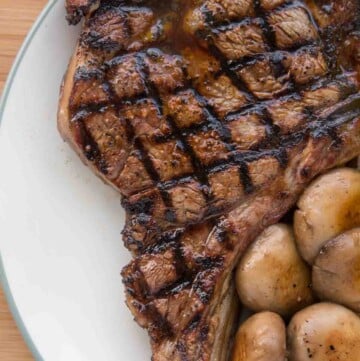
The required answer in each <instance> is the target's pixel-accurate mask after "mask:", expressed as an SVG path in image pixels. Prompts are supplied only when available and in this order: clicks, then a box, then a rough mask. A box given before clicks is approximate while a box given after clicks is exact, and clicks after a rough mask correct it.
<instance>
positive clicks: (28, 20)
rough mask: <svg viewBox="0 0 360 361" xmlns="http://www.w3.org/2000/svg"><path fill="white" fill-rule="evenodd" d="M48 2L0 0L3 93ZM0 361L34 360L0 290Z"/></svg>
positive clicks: (0, 70)
mask: <svg viewBox="0 0 360 361" xmlns="http://www.w3.org/2000/svg"><path fill="white" fill-rule="evenodd" d="M46 3H47V0H0V93H1V92H2V90H3V87H4V84H5V81H6V77H7V74H8V73H9V70H10V68H11V64H12V62H13V60H14V57H15V56H16V54H17V52H18V50H19V48H20V46H21V44H22V42H23V40H24V37H25V35H26V34H27V32H28V31H29V29H30V27H31V25H32V23H33V22H34V20H35V19H36V17H37V16H38V15H39V13H40V11H41V9H42V8H43V7H44V5H45V4H46ZM0 360H1V361H33V360H34V359H33V357H32V356H31V354H30V352H29V350H28V349H27V347H26V345H25V343H24V341H23V339H22V337H21V335H20V333H19V331H18V329H17V327H16V325H15V323H14V321H13V318H12V316H11V314H10V311H9V308H8V306H7V304H6V301H5V298H4V294H3V292H2V290H1V287H0Z"/></svg>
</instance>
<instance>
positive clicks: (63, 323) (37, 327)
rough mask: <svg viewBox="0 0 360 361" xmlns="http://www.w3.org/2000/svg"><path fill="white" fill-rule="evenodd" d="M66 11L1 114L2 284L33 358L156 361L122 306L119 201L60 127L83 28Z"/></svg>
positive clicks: (39, 33) (42, 32) (38, 30)
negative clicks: (69, 69)
mask: <svg viewBox="0 0 360 361" xmlns="http://www.w3.org/2000/svg"><path fill="white" fill-rule="evenodd" d="M63 4H64V0H58V1H51V2H50V3H49V4H48V6H47V8H46V9H45V11H44V12H43V14H42V15H41V17H40V18H39V20H38V21H37V23H36V24H35V26H34V28H33V30H32V31H31V33H30V35H29V36H28V38H27V40H26V42H25V44H24V46H23V48H22V51H21V53H20V55H19V56H18V59H17V61H16V63H15V66H14V68H13V71H12V73H11V75H10V77H9V81H8V84H7V87H6V89H5V91H4V96H3V99H2V104H1V107H0V119H1V127H0V169H1V177H0V250H1V258H2V267H0V268H1V272H0V273H1V278H2V282H3V286H4V289H5V292H6V295H7V298H8V300H9V303H10V306H11V309H12V312H13V313H14V315H15V318H16V320H17V323H18V325H19V327H20V329H21V331H22V332H23V334H24V336H25V339H26V341H27V343H28V345H29V347H30V348H31V350H32V351H33V353H34V356H35V357H36V359H38V360H45V361H119V360H126V361H144V360H150V351H149V347H148V340H147V337H146V335H145V333H144V331H142V330H140V329H139V328H138V327H137V326H136V325H135V323H134V322H133V321H132V317H131V315H130V312H129V311H128V310H127V308H126V306H125V304H124V297H123V294H124V291H123V287H122V283H121V278H120V270H121V268H122V266H124V265H125V264H126V263H127V262H128V260H129V259H130V256H129V254H128V253H127V251H126V250H125V249H124V247H123V245H122V242H121V236H120V232H121V229H122V226H123V222H124V214H123V212H122V210H121V207H120V198H119V196H118V194H117V193H116V192H115V191H112V190H111V189H110V188H109V187H107V186H105V185H104V184H102V182H101V181H99V180H98V179H97V178H96V177H95V176H94V175H93V174H92V173H91V172H90V170H89V169H87V168H86V167H85V166H83V165H82V163H81V162H80V161H79V159H78V158H77V156H76V155H75V154H74V153H73V152H72V151H71V150H70V149H69V148H68V146H67V145H66V144H64V143H63V142H62V140H61V139H60V136H59V134H58V132H57V130H56V110H57V101H58V93H59V85H60V82H61V79H62V76H63V73H64V71H65V69H66V66H67V63H68V60H69V56H70V54H71V52H72V50H73V48H74V44H75V41H76V38H77V35H78V31H79V29H77V28H71V27H69V26H67V24H66V23H65V19H64V18H65V12H64V9H63ZM24 11H26V10H24Z"/></svg>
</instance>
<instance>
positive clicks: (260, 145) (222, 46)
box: [59, 0, 360, 361]
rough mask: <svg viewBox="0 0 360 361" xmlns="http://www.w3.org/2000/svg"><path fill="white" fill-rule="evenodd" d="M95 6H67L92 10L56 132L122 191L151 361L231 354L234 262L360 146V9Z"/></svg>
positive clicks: (327, 2) (209, 0) (239, 1)
mask: <svg viewBox="0 0 360 361" xmlns="http://www.w3.org/2000/svg"><path fill="white" fill-rule="evenodd" d="M76 4H79V6H80V7H79V8H78V7H77V5H76ZM89 4H90V3H89V1H81V0H80V1H79V0H78V1H76V0H74V1H68V9H69V11H70V14H78V15H77V20H78V18H79V14H80V16H84V15H85V16H86V19H85V23H84V27H83V31H82V34H81V37H80V40H79V44H78V47H77V50H76V53H75V55H74V57H73V59H72V61H71V63H70V66H69V69H68V73H67V75H66V78H65V82H64V85H63V89H62V98H61V103H60V109H59V129H60V132H61V133H62V135H63V137H64V138H65V139H66V140H67V141H68V142H69V143H70V144H71V145H72V146H73V147H74V149H75V150H76V151H77V152H78V154H79V155H80V156H81V157H82V159H83V160H84V161H85V163H86V164H88V165H89V166H90V167H91V168H92V169H93V170H94V171H95V172H96V173H97V174H98V175H99V176H100V177H101V178H102V179H103V180H104V181H106V182H107V183H109V184H111V185H112V186H114V187H115V188H116V189H118V190H119V191H120V192H121V194H122V196H123V205H124V207H125V209H126V211H127V223H126V227H125V229H124V242H125V244H126V246H127V247H128V248H129V249H130V250H131V251H132V252H133V254H134V261H133V262H132V263H131V264H130V265H129V266H127V267H126V268H125V269H124V271H123V277H124V283H125V286H126V290H127V303H128V306H129V308H130V309H131V311H132V312H133V313H134V315H135V318H136V321H137V322H138V323H139V324H140V325H141V326H143V327H145V328H147V329H148V331H149V333H150V336H151V342H152V347H153V351H154V356H153V359H154V361H165V360H169V359H174V360H181V361H183V360H189V361H197V360H203V361H208V360H212V361H215V360H225V359H226V357H227V354H226V352H225V351H224V349H225V350H226V349H229V347H228V345H227V346H226V347H225V348H224V347H223V345H222V341H221V340H223V342H227V341H228V340H229V338H230V337H231V329H232V327H231V326H232V325H233V322H232V321H231V312H230V310H231V309H232V308H231V307H230V305H232V302H231V297H230V296H229V295H231V292H230V293H229V292H228V291H229V288H230V279H231V272H232V269H233V267H234V265H235V264H236V261H237V260H238V258H239V257H240V256H241V254H242V252H243V251H244V249H245V248H246V247H247V245H248V244H249V243H250V242H251V241H252V240H253V239H254V238H255V237H256V236H257V235H258V234H259V233H260V232H261V231H262V229H263V228H265V227H266V226H268V225H270V224H272V223H274V222H276V221H278V220H279V219H280V218H281V217H282V215H283V214H285V213H286V212H287V211H288V209H289V208H291V207H292V206H293V204H294V203H295V201H296V199H297V197H298V196H299V194H300V193H301V192H302V190H303V189H304V187H305V186H306V185H307V183H308V182H309V181H310V180H311V179H312V178H313V177H315V176H316V175H317V174H319V173H322V172H324V171H325V170H326V169H329V168H331V167H334V166H336V165H338V164H341V163H342V162H345V161H347V160H348V159H350V158H351V157H353V156H356V155H358V154H359V153H360V92H359V89H360V88H359V87H360V85H359V84H360V54H359V49H360V47H359V45H360V9H359V8H360V4H359V2H358V1H357V0H339V1H335V0H322V1H315V0H306V1H285V0H280V1H279V0H277V1H276V0H271V1H269V0H250V1H249V0H236V1H229V0H196V1H192V0H172V1H170V2H156V1H152V0H148V1H147V0H144V1H135V0H133V1H131V0H128V1H120V0H119V1H118V0H103V1H101V2H97V4H96V6H97V7H98V8H97V10H95V5H93V6H92V7H91V8H90V7H84V6H85V5H89ZM79 9H80V10H79ZM179 14H184V15H182V16H179ZM75 18H76V17H73V19H75ZM224 320H227V321H226V322H225V321H224ZM224 322H225V323H227V324H228V326H229V327H228V328H226V327H224V328H221V327H220V325H224ZM220 328H221V329H223V330H224V332H225V333H224V334H220Z"/></svg>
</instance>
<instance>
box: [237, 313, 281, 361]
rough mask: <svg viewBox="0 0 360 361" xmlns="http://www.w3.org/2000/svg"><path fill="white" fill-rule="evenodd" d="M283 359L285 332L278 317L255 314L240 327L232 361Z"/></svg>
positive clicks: (278, 360)
mask: <svg viewBox="0 0 360 361" xmlns="http://www.w3.org/2000/svg"><path fill="white" fill-rule="evenodd" d="M285 357H286V330H285V324H284V321H283V320H282V318H281V317H280V316H279V315H277V314H275V313H272V312H262V313H257V314H255V315H254V316H252V317H250V318H249V319H247V320H246V321H245V322H244V323H243V324H242V325H241V326H240V328H239V331H238V332H237V334H236V338H235V343H234V349H233V356H232V361H285Z"/></svg>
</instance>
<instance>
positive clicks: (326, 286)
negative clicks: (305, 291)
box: [312, 228, 360, 312]
mask: <svg viewBox="0 0 360 361" xmlns="http://www.w3.org/2000/svg"><path fill="white" fill-rule="evenodd" d="M312 281H313V289H314V291H315V292H316V293H317V295H318V296H319V297H320V298H321V299H323V300H328V301H333V302H337V303H341V304H343V305H345V306H347V307H349V308H351V309H352V310H354V311H355V312H360V228H355V229H353V230H351V231H348V232H346V233H344V234H342V235H340V236H338V237H336V238H334V239H332V240H330V241H329V242H327V243H326V244H325V246H324V247H323V248H322V249H321V251H320V253H319V255H318V256H317V257H316V259H315V263H314V267H313V272H312Z"/></svg>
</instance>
